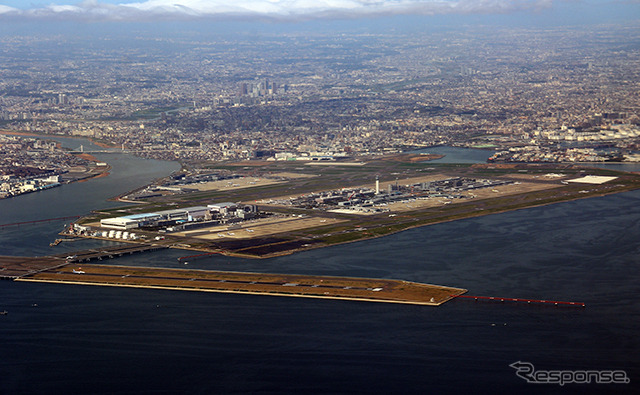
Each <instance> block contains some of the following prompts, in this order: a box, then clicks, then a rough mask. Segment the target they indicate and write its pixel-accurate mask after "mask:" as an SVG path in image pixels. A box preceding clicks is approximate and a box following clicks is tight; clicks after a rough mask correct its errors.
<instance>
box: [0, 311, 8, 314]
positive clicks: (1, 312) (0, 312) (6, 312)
mask: <svg viewBox="0 0 640 395" xmlns="http://www.w3.org/2000/svg"><path fill="white" fill-rule="evenodd" d="M7 314H9V312H8V311H7V310H4V311H0V315H7Z"/></svg>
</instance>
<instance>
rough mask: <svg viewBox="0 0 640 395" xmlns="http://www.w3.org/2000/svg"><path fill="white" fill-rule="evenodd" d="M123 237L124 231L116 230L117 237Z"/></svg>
mask: <svg viewBox="0 0 640 395" xmlns="http://www.w3.org/2000/svg"><path fill="white" fill-rule="evenodd" d="M121 237H122V231H121V230H117V231H116V239H119V238H121Z"/></svg>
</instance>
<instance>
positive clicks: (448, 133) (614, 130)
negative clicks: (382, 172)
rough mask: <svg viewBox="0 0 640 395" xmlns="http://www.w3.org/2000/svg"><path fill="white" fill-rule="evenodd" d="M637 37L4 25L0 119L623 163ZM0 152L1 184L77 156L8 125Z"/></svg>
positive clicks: (10, 190) (175, 148) (116, 137)
mask: <svg viewBox="0 0 640 395" xmlns="http://www.w3.org/2000/svg"><path fill="white" fill-rule="evenodd" d="M639 37H640V31H638V29H637V28H633V27H621V26H599V27H598V26H595V27H592V28H591V29H589V30H578V29H571V28H564V27H557V28H555V29H544V30H543V29H540V30H536V29H522V28H512V29H507V28H500V29H496V28H491V29H490V28H482V27H474V28H468V29H467V30H460V31H456V32H452V31H446V32H444V31H443V32H437V31H434V32H428V33H417V34H403V33H393V32H390V33H388V34H365V33H354V34H344V35H338V36H336V35H335V34H333V33H331V34H329V33H327V34H322V33H317V32H316V33H313V34H301V33H295V34H294V33H289V34H278V35H268V34H263V35H260V36H258V37H256V36H255V35H254V34H250V33H241V34H235V35H232V34H229V35H216V36H210V37H207V36H206V35H204V36H202V37H201V38H199V39H195V40H194V37H191V36H188V35H185V36H184V37H179V36H178V37H175V36H173V37H166V38H158V37H156V36H154V37H153V39H152V38H148V37H147V36H145V35H144V34H140V35H139V36H135V37H126V38H119V37H117V36H114V37H102V38H101V39H99V40H97V41H96V39H95V37H74V38H69V37H68V36H64V37H63V36H38V35H33V36H4V37H2V38H0V40H1V45H2V52H1V53H0V59H2V62H0V76H2V77H1V78H0V128H1V129H2V130H4V131H9V132H13V133H35V134H39V135H55V136H82V137H88V138H91V139H93V140H94V141H96V142H100V143H104V144H106V146H107V147H111V148H109V149H119V150H124V151H126V152H130V153H133V154H135V155H138V156H142V157H148V158H155V159H163V160H178V161H180V162H182V163H183V165H184V166H185V167H189V165H194V164H201V163H202V162H208V161H224V160H274V161H278V160H302V161H312V160H318V161H336V160H344V158H353V157H359V156H373V155H376V156H377V155H382V154H385V153H393V152H403V151H411V150H415V149H419V148H424V147H430V146H436V145H452V146H463V147H474V148H485V149H490V150H492V153H493V152H494V153H495V154H494V155H493V156H491V158H490V159H489V160H490V161H493V162H497V161H502V162H599V161H636V160H638V159H639V158H640V156H639V155H637V154H635V152H636V150H637V149H638V143H639V141H640V126H638V125H639V123H640V108H639V106H640V95H639V93H640V85H639V84H638V83H637V82H634V81H638V80H639V77H640V76H639V74H640V47H639V46H638V42H639V41H638V38H639ZM96 42H97V44H96ZM0 152H2V153H3V161H2V162H0V176H1V177H2V179H0V181H2V182H3V183H2V184H0V188H1V189H0V197H3V196H11V195H12V194H16V193H19V192H20V191H29V190H31V189H35V188H38V187H40V186H43V185H40V184H34V185H32V187H33V188H32V187H27V186H25V185H26V181H25V180H27V179H28V181H29V182H31V181H32V180H33V178H34V177H42V176H46V177H54V178H51V180H55V176H64V174H65V173H66V172H68V170H69V169H71V168H73V167H77V166H87V163H86V160H87V158H88V157H87V156H84V159H83V158H80V157H78V155H77V153H76V154H74V155H75V156H74V155H70V154H69V153H65V152H64V151H63V150H61V149H60V148H58V147H56V146H55V145H53V144H52V143H48V142H41V141H39V140H37V141H36V140H34V139H33V138H25V137H16V136H5V137H2V139H1V140H0ZM89 159H90V157H89ZM45 184H46V183H45ZM46 185H48V184H46Z"/></svg>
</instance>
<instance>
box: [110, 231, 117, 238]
mask: <svg viewBox="0 0 640 395" xmlns="http://www.w3.org/2000/svg"><path fill="white" fill-rule="evenodd" d="M114 237H116V231H115V230H110V231H109V238H110V239H113V238H114Z"/></svg>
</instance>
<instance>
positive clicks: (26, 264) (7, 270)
mask: <svg viewBox="0 0 640 395" xmlns="http://www.w3.org/2000/svg"><path fill="white" fill-rule="evenodd" d="M65 264H66V262H65V260H64V259H60V258H53V257H35V258H34V257H24V256H0V278H3V279H14V278H17V277H21V276H25V275H27V274H30V273H35V272H38V271H40V270H47V269H50V268H54V267H57V266H60V265H65Z"/></svg>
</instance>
